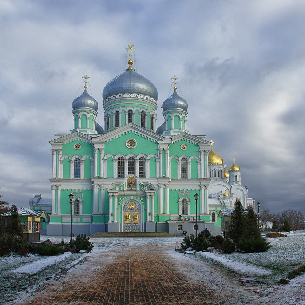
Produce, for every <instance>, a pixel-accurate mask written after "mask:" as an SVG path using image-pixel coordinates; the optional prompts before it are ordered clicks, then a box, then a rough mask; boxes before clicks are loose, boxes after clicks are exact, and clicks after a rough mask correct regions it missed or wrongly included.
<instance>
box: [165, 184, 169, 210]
mask: <svg viewBox="0 0 305 305" xmlns="http://www.w3.org/2000/svg"><path fill="white" fill-rule="evenodd" d="M165 214H169V187H168V184H166V186H165Z"/></svg>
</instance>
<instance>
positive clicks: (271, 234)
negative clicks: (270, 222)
mask: <svg viewBox="0 0 305 305" xmlns="http://www.w3.org/2000/svg"><path fill="white" fill-rule="evenodd" d="M266 237H269V238H277V237H287V235H285V234H282V233H277V232H270V233H267V234H266Z"/></svg>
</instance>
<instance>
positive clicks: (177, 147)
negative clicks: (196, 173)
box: [169, 140, 199, 157]
mask: <svg viewBox="0 0 305 305" xmlns="http://www.w3.org/2000/svg"><path fill="white" fill-rule="evenodd" d="M181 144H185V145H186V146H187V149H186V150H182V149H181ZM183 155H185V156H188V157H191V156H194V155H195V156H197V157H199V146H198V145H197V144H193V143H190V142H188V141H186V140H181V141H178V142H175V143H173V144H172V145H170V147H169V156H177V157H181V156H183Z"/></svg>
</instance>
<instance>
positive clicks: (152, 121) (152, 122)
mask: <svg viewBox="0 0 305 305" xmlns="http://www.w3.org/2000/svg"><path fill="white" fill-rule="evenodd" d="M150 129H151V130H154V116H153V115H152V116H151V117H150Z"/></svg>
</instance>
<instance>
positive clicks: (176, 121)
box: [174, 115, 180, 129]
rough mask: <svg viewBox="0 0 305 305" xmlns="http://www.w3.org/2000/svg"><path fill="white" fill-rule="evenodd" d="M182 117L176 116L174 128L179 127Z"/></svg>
mask: <svg viewBox="0 0 305 305" xmlns="http://www.w3.org/2000/svg"><path fill="white" fill-rule="evenodd" d="M179 123H180V118H179V116H178V115H175V116H174V129H179V127H180V126H179Z"/></svg>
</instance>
